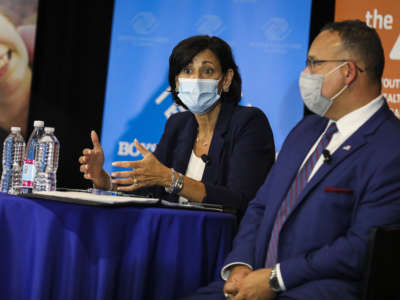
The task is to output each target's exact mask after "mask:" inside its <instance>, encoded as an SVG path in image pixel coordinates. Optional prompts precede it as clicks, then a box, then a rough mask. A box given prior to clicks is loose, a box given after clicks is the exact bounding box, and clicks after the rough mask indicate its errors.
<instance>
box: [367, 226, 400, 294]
mask: <svg viewBox="0 0 400 300" xmlns="http://www.w3.org/2000/svg"><path fill="white" fill-rule="evenodd" d="M370 237H371V239H370V247H369V253H368V265H367V273H366V277H365V282H364V286H363V293H364V294H363V298H362V299H363V300H399V299H400V228H385V227H376V228H373V230H372V231H371V236H370Z"/></svg>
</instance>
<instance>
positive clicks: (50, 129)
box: [44, 127, 54, 133]
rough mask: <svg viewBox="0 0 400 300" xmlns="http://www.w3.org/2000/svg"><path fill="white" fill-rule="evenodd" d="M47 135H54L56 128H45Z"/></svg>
mask: <svg viewBox="0 0 400 300" xmlns="http://www.w3.org/2000/svg"><path fill="white" fill-rule="evenodd" d="M44 132H45V133H53V132H54V127H45V128H44Z"/></svg>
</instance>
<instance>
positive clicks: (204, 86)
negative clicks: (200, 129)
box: [178, 78, 221, 115]
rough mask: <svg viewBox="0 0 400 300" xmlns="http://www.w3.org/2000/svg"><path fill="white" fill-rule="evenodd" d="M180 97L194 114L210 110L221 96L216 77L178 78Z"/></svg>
mask: <svg viewBox="0 0 400 300" xmlns="http://www.w3.org/2000/svg"><path fill="white" fill-rule="evenodd" d="M178 80H179V88H178V97H179V99H181V101H182V102H183V104H185V105H186V107H187V108H188V109H189V110H190V111H191V112H192V113H194V114H197V115H202V114H205V113H207V112H209V111H210V110H211V109H212V108H213V107H214V105H215V104H216V103H217V101H218V100H219V98H220V97H221V96H220V95H219V94H218V82H219V80H215V79H197V78H196V79H192V78H178Z"/></svg>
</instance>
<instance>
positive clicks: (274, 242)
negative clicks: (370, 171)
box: [265, 123, 337, 268]
mask: <svg viewBox="0 0 400 300" xmlns="http://www.w3.org/2000/svg"><path fill="white" fill-rule="evenodd" d="M335 132H337V127H336V123H331V124H330V125H329V127H328V129H327V130H326V131H325V133H324V135H323V136H322V138H321V139H320V141H319V143H318V145H317V147H316V148H315V150H314V152H313V153H312V154H311V155H310V157H309V158H308V159H307V161H306V162H305V164H304V165H303V167H302V168H301V170H300V171H299V172H298V173H297V176H296V178H295V179H294V181H293V182H292V185H291V186H290V188H289V192H288V194H287V195H286V197H285V199H284V201H283V202H282V204H281V207H280V208H279V212H278V214H277V216H276V218H275V223H274V227H273V228H272V233H271V238H270V241H269V245H268V252H267V259H266V264H265V266H266V267H267V268H271V267H273V266H274V265H275V264H276V263H277V260H278V240H279V233H280V231H281V229H282V227H283V224H284V223H285V221H286V219H287V218H288V216H289V215H290V213H291V212H292V209H293V207H294V206H295V204H296V201H297V199H298V196H299V195H300V193H301V192H302V191H303V189H304V187H305V186H306V184H307V181H308V178H309V176H310V174H311V172H312V170H313V168H314V166H315V164H316V163H317V161H318V159H319V157H320V156H321V154H322V150H324V149H325V148H326V146H328V144H329V142H330V140H331V138H332V136H333V135H334V133H335Z"/></svg>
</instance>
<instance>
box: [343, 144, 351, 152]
mask: <svg viewBox="0 0 400 300" xmlns="http://www.w3.org/2000/svg"><path fill="white" fill-rule="evenodd" d="M342 149H343V150H346V151H349V150H350V149H351V146H350V145H346V146H343V148H342Z"/></svg>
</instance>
